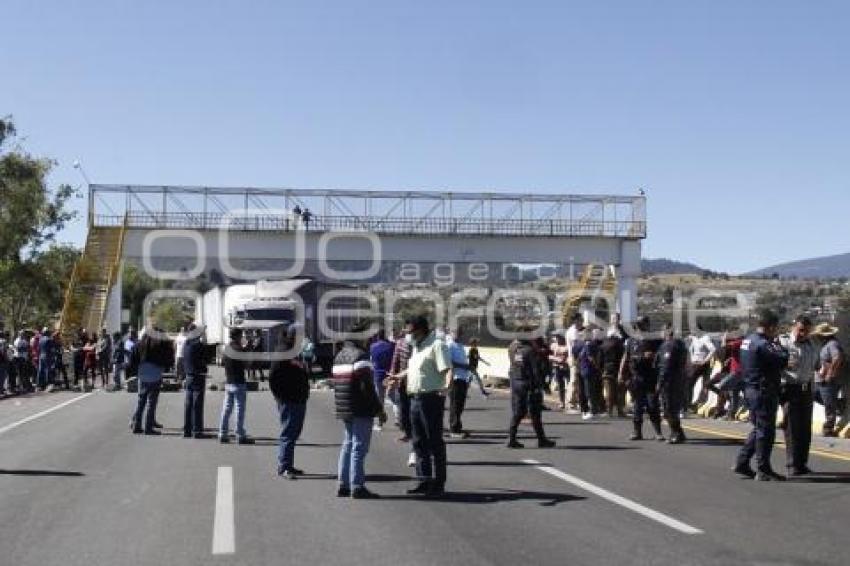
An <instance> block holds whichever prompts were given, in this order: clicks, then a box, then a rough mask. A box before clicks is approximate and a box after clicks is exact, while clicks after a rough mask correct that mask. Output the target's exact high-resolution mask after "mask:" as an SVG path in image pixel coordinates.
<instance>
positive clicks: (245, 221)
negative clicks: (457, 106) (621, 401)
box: [93, 212, 646, 239]
mask: <svg viewBox="0 0 850 566" xmlns="http://www.w3.org/2000/svg"><path fill="white" fill-rule="evenodd" d="M93 220H94V225H95V226H122V225H124V222H125V215H95V216H94V218H93ZM126 227H127V228H129V229H132V228H144V229H195V230H219V229H230V230H238V231H282V232H289V231H294V230H302V229H303V230H308V231H318V232H321V231H368V232H374V233H376V234H386V235H399V236H406V235H409V236H420V237H427V236H445V235H455V236H517V237H523V236H525V237H608V238H626V239H640V238H645V237H646V222H641V221H628V220H612V221H607V220H605V221H603V220H563V219H549V220H547V219H527V220H519V219H500V220H478V219H457V218H382V217H372V218H369V217H367V218H362V217H351V216H323V215H314V216H313V217H312V218H311V220H310V221H309V223H305V222H304V221H303V220H302V219H301V218H299V217H296V216H289V215H280V214H260V215H248V216H242V215H228V214H223V213H206V214H204V213H191V212H168V213H153V214H149V213H128V214H127V215H126Z"/></svg>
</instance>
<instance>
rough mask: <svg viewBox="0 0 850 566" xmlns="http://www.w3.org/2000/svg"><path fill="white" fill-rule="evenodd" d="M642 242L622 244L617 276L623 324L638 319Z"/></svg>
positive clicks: (618, 308) (628, 241) (631, 241)
mask: <svg viewBox="0 0 850 566" xmlns="http://www.w3.org/2000/svg"><path fill="white" fill-rule="evenodd" d="M640 260H641V243H640V240H625V241H623V242H621V243H620V271H619V273H618V274H617V310H618V311H619V312H620V316H621V317H622V320H623V322H632V321H633V320H635V318H637V303H638V294H637V282H638V278H639V277H640V273H641V268H640Z"/></svg>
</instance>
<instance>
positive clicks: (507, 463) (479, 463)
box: [448, 460, 546, 468]
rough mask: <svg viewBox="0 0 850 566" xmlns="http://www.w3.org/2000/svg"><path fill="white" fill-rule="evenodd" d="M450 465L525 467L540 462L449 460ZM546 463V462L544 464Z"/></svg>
mask: <svg viewBox="0 0 850 566" xmlns="http://www.w3.org/2000/svg"><path fill="white" fill-rule="evenodd" d="M448 465H449V466H480V467H482V468H490V467H492V468H525V467H529V466H537V465H539V464H526V463H525V462H511V461H503V462H499V461H484V460H482V461H471V462H449V463H448ZM544 465H546V464H544Z"/></svg>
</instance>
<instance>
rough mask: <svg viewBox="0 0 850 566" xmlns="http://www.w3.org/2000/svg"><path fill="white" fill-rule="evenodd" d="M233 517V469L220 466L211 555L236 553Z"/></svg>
mask: <svg viewBox="0 0 850 566" xmlns="http://www.w3.org/2000/svg"><path fill="white" fill-rule="evenodd" d="M234 521H235V520H234V516H233V468H231V467H230V466H220V467H219V468H218V480H217V481H216V492H215V518H214V519H213V540H212V553H213V554H233V553H234V552H236V525H235V522H234Z"/></svg>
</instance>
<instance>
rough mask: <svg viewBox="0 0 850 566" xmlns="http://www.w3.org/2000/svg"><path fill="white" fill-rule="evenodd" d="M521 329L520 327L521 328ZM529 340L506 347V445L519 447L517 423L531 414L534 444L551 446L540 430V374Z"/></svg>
mask: <svg viewBox="0 0 850 566" xmlns="http://www.w3.org/2000/svg"><path fill="white" fill-rule="evenodd" d="M521 330H522V329H521ZM537 355H538V354H537V353H536V352H535V349H534V346H533V345H532V343H531V340H526V339H524V340H514V341H513V342H512V343H511V345H510V346H509V347H508V356H510V361H511V369H510V378H511V410H512V415H511V425H510V435H509V440H508V448H523V445H522V444H521V443H520V442H519V441H517V439H516V435H517V429H518V428H519V423H520V422H522V419H524V418H525V416H526V415H528V414H530V415H531V424H532V426H534V432H535V433H536V434H537V446H538V447H540V448H552V447H553V446H555V443H554V442H552V441H551V440H549V439H548V438H546V433H545V432H544V431H543V419H542V418H541V414H542V412H543V386H544V383H545V380H544V376H543V375H541V374H540V369H539V368H540V362H539V360H538V359H537Z"/></svg>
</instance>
